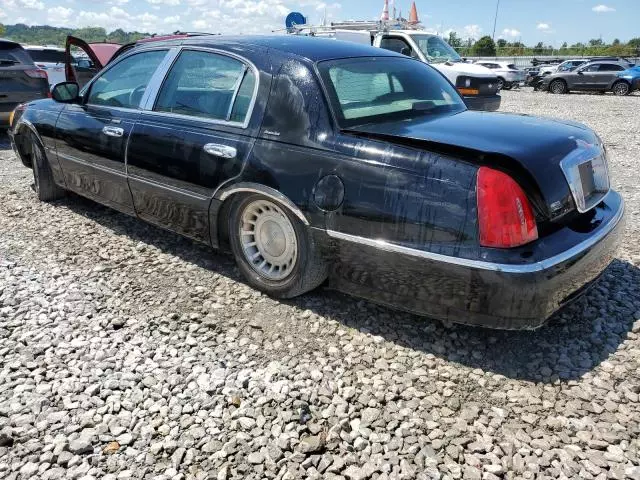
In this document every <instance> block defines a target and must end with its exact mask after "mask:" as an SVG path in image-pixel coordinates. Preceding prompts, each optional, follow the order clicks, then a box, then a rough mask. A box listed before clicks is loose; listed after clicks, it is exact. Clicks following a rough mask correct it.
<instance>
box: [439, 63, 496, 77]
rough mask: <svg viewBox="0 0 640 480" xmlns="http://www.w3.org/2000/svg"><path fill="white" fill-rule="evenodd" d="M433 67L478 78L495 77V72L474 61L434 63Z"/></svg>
mask: <svg viewBox="0 0 640 480" xmlns="http://www.w3.org/2000/svg"><path fill="white" fill-rule="evenodd" d="M431 66H432V67H434V68H437V69H438V70H440V71H442V72H455V73H458V74H463V75H469V76H472V77H478V78H495V76H496V75H495V73H493V72H492V71H491V70H489V69H488V68H487V67H483V66H482V65H475V64H473V63H466V62H451V63H432V64H431Z"/></svg>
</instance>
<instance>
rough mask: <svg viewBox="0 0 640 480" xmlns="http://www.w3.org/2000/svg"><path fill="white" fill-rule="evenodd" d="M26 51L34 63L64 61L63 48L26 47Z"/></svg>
mask: <svg viewBox="0 0 640 480" xmlns="http://www.w3.org/2000/svg"><path fill="white" fill-rule="evenodd" d="M27 52H29V55H30V56H31V58H33V61H34V62H36V63H64V61H65V57H64V51H63V50H52V49H50V50H37V49H33V50H31V49H28V50H27Z"/></svg>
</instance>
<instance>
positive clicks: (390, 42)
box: [380, 37, 413, 57]
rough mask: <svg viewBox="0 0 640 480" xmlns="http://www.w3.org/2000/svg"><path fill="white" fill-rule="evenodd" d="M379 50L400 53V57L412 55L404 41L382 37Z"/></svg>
mask: <svg viewBox="0 0 640 480" xmlns="http://www.w3.org/2000/svg"><path fill="white" fill-rule="evenodd" d="M380 48H384V49H385V50H391V51H392V52H396V53H401V54H402V55H407V56H409V57H410V56H411V55H412V54H413V50H412V49H411V47H410V46H409V44H408V43H407V42H406V41H405V40H404V39H402V38H397V37H384V38H383V39H382V41H381V42H380Z"/></svg>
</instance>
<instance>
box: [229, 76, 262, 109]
mask: <svg viewBox="0 0 640 480" xmlns="http://www.w3.org/2000/svg"><path fill="white" fill-rule="evenodd" d="M255 88H256V75H255V73H253V70H251V69H249V70H247V73H245V75H244V79H243V80H242V83H241V84H240V89H239V90H238V95H237V97H236V100H235V102H234V103H233V109H232V110H231V117H230V118H229V120H230V121H232V122H244V120H245V117H246V116H247V113H248V112H249V107H250V106H251V100H252V99H253V92H254V90H255Z"/></svg>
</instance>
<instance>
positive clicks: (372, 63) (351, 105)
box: [318, 57, 465, 128]
mask: <svg viewBox="0 0 640 480" xmlns="http://www.w3.org/2000/svg"><path fill="white" fill-rule="evenodd" d="M318 69H319V72H320V75H321V77H322V80H323V82H324V84H325V86H326V89H327V93H328V94H329V101H330V102H331V104H332V106H333V109H334V112H335V113H336V116H337V117H338V121H339V122H340V125H341V127H343V128H348V127H352V126H355V125H362V124H365V123H380V122H386V121H394V120H404V119H409V118H414V117H417V116H425V115H434V114H440V113H449V112H458V111H462V110H464V109H465V105H464V102H463V101H462V99H461V98H460V96H459V95H458V92H456V90H455V88H454V87H453V86H452V85H451V84H450V83H449V82H447V80H445V79H444V78H443V77H442V75H440V74H439V73H438V72H437V71H436V70H434V69H433V68H432V67H430V66H428V65H426V64H424V63H422V62H419V61H417V60H412V59H410V58H399V57H366V58H355V59H354V58H350V59H342V60H330V61H326V62H320V63H318Z"/></svg>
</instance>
